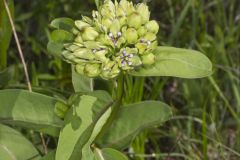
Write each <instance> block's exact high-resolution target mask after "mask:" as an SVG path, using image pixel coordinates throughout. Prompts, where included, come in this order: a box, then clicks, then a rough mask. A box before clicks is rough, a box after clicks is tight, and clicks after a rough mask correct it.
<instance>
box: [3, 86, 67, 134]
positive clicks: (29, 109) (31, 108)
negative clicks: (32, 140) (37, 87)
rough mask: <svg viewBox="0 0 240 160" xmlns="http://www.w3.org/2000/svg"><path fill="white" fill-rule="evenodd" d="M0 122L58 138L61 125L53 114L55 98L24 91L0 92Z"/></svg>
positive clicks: (60, 121)
mask: <svg viewBox="0 0 240 160" xmlns="http://www.w3.org/2000/svg"><path fill="white" fill-rule="evenodd" d="M0 102H1V104H0V111H1V112H0V122H1V123H5V124H11V125H15V126H20V127H24V128H29V129H33V130H36V131H41V132H43V133H47V134H50V135H52V136H58V134H59V131H60V128H61V127H62V125H63V122H62V120H60V119H59V118H58V117H57V116H56V115H55V113H54V105H55V103H56V102H57V100H56V99H55V98H52V97H49V96H45V95H42V94H38V93H34V92H28V91H26V90H15V89H13V90H10V89H8V90H1V91H0Z"/></svg>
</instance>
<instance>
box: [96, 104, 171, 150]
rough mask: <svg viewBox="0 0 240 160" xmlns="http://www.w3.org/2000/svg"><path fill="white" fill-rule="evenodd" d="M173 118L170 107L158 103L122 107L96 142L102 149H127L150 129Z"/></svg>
mask: <svg viewBox="0 0 240 160" xmlns="http://www.w3.org/2000/svg"><path fill="white" fill-rule="evenodd" d="M170 116H171V110H170V107H169V106H168V105H167V104H164V103H162V102H158V101H143V102H140V103H134V104H129V105H127V106H123V107H121V109H120V110H119V112H118V114H117V115H116V117H115V119H114V120H113V122H112V124H111V126H110V127H109V128H108V129H106V130H103V132H102V133H101V134H100V135H101V136H98V139H97V140H96V144H98V146H100V147H101V148H105V147H106V148H114V149H118V150H122V149H125V148H126V147H128V146H129V145H130V143H131V142H132V140H133V139H134V137H135V136H136V135H137V134H138V133H139V132H141V131H142V130H144V129H145V128H148V127H153V126H155V125H161V124H162V123H163V122H165V121H166V120H168V119H169V118H170Z"/></svg>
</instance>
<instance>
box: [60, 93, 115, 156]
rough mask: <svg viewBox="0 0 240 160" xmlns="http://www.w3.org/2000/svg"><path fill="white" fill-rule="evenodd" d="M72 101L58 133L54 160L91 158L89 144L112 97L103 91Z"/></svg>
mask: <svg viewBox="0 0 240 160" xmlns="http://www.w3.org/2000/svg"><path fill="white" fill-rule="evenodd" d="M74 102H75V103H74V104H73V106H72V108H71V110H70V111H69V112H68V113H67V115H66V118H65V123H66V124H65V127H64V128H63V130H62V131H61V133H60V138H59V142H58V147H57V152H56V160H66V159H70V160H75V159H77V160H78V159H80V157H82V159H83V160H90V159H92V158H93V156H94V154H93V153H92V151H91V148H90V146H91V144H92V142H93V140H94V139H95V137H96V136H97V135H98V133H99V132H100V130H101V128H102V126H103V125H104V124H105V122H106V121H107V119H108V117H109V116H110V113H111V109H110V105H111V103H112V99H111V97H110V96H109V95H108V94H107V93H106V92H104V91H96V92H91V93H89V95H81V96H78V97H77V98H75V101H74ZM89 156H91V157H89Z"/></svg>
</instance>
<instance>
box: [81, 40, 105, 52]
mask: <svg viewBox="0 0 240 160" xmlns="http://www.w3.org/2000/svg"><path fill="white" fill-rule="evenodd" d="M83 44H84V46H85V47H86V48H88V49H92V50H93V49H100V48H106V46H104V45H103V44H102V43H100V42H97V41H86V42H84V43H83Z"/></svg>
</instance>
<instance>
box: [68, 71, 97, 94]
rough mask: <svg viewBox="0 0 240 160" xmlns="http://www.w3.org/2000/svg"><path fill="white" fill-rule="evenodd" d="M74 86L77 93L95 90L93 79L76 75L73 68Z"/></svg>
mask: <svg viewBox="0 0 240 160" xmlns="http://www.w3.org/2000/svg"><path fill="white" fill-rule="evenodd" d="M72 84H73V88H74V91H75V92H90V91H92V88H93V79H91V78H88V77H86V76H85V75H83V74H78V73H76V71H75V69H74V66H72Z"/></svg>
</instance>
